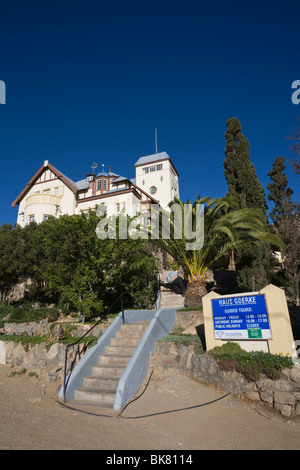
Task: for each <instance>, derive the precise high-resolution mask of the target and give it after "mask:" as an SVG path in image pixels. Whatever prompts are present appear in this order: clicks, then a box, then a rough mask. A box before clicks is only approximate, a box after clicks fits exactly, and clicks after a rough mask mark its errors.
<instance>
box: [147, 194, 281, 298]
mask: <svg viewBox="0 0 300 470" xmlns="http://www.w3.org/2000/svg"><path fill="white" fill-rule="evenodd" d="M174 204H175V206H174ZM188 204H189V205H190V206H189V207H190V208H191V210H190V211H187V210H185V206H186V204H185V203H183V202H182V201H180V200H179V199H174V201H173V202H172V203H170V204H169V207H170V209H171V212H167V211H166V212H165V218H163V217H161V219H162V224H161V225H160V231H159V235H160V236H159V237H158V239H157V240H155V242H156V243H157V244H158V245H159V246H160V247H161V248H162V249H163V250H165V251H166V252H167V253H169V254H170V255H171V256H172V257H173V258H174V260H175V261H177V263H178V264H179V265H181V266H182V268H183V270H184V272H185V274H186V275H187V277H188V285H187V291H186V295H185V305H186V306H196V305H197V306H198V305H201V304H202V297H203V296H204V295H205V294H206V293H207V290H206V282H205V273H206V271H207V269H208V268H209V267H211V266H212V265H213V264H214V263H215V262H216V261H217V260H219V259H220V258H221V257H222V256H224V255H228V254H230V253H231V254H232V253H233V251H234V250H235V249H236V248H237V247H238V246H239V245H241V244H246V243H250V242H251V243H255V242H259V241H265V242H268V243H270V244H272V245H275V246H282V242H281V240H280V238H279V237H278V236H276V235H274V234H271V233H269V232H268V231H267V228H266V220H265V216H264V215H263V213H262V211H260V210H259V209H250V208H244V209H236V204H235V202H234V201H233V200H231V199H228V198H226V197H225V198H221V199H211V198H210V197H205V198H202V199H200V197H199V196H198V198H197V199H196V201H195V202H194V203H193V204H191V203H190V202H189V201H188ZM174 207H175V210H174ZM172 209H173V210H172ZM180 212H181V218H180V217H179V216H178V215H180V214H179V213H180ZM197 214H198V215H197ZM200 214H201V215H202V217H201V216H200ZM166 221H167V224H170V225H169V227H170V230H169V237H166V233H167V232H168V229H169V227H167V226H166ZM188 226H189V227H190V228H191V229H192V230H190V233H191V231H192V232H193V234H194V235H193V236H194V238H193V239H192V240H191V239H190V234H189V233H188V234H187V233H186V227H188ZM187 235H188V236H187ZM197 238H198V239H197ZM191 241H192V242H193V243H194V245H192V246H194V248H192V249H191V248H190V247H191ZM199 241H200V243H199Z"/></svg>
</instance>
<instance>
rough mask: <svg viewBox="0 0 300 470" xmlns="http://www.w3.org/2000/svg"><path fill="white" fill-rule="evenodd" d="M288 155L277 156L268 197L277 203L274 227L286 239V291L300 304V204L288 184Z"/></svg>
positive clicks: (290, 297) (284, 281)
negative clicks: (293, 197)
mask: <svg viewBox="0 0 300 470" xmlns="http://www.w3.org/2000/svg"><path fill="white" fill-rule="evenodd" d="M285 168H286V167H285V158H284V157H277V158H276V159H275V162H274V163H273V168H272V170H271V171H270V172H269V173H268V176H269V177H270V179H271V180H272V183H270V184H268V186H267V188H268V190H269V195H268V199H269V200H271V201H273V202H274V208H273V209H272V210H271V211H270V214H269V215H270V217H271V219H272V220H273V223H274V227H275V228H276V231H277V233H278V234H279V235H280V237H281V238H282V240H283V242H284V249H283V250H282V253H281V255H282V259H283V263H282V267H283V270H282V271H280V272H279V274H282V273H283V275H284V278H283V282H282V283H285V287H286V292H287V295H288V298H289V300H290V301H291V302H292V303H294V304H296V305H297V306H298V305H299V303H300V213H299V204H296V203H294V202H292V200H291V198H292V195H293V191H292V190H291V189H290V188H289V187H288V178H287V176H286V174H285V172H284V170H285Z"/></svg>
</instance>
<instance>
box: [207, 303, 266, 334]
mask: <svg viewBox="0 0 300 470" xmlns="http://www.w3.org/2000/svg"><path fill="white" fill-rule="evenodd" d="M212 310H213V321H214V330H215V339H225V340H230V339H232V340H239V339H248V340H249V339H251V340H266V339H271V338H272V334H271V330H270V324H269V317H268V312H267V306H266V300H265V296H264V295H262V294H258V295H243V296H236V297H222V298H219V299H213V300H212Z"/></svg>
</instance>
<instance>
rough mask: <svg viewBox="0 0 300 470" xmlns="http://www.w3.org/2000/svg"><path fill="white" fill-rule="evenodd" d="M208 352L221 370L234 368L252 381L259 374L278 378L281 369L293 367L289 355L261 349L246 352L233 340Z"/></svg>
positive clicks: (256, 378)
mask: <svg viewBox="0 0 300 470" xmlns="http://www.w3.org/2000/svg"><path fill="white" fill-rule="evenodd" d="M208 354H209V355H211V356H213V357H214V358H215V359H216V360H217V362H218V364H219V367H220V369H221V370H236V371H237V372H240V373H241V374H243V375H244V376H245V377H246V379H248V380H250V381H254V382H255V381H256V380H258V379H259V377H260V376H261V375H266V376H267V377H269V378H270V379H273V380H275V379H278V378H279V377H280V372H281V371H282V369H285V368H291V367H293V362H292V360H291V358H290V357H287V356H282V355H280V354H270V353H265V352H261V351H253V352H247V351H245V350H244V349H242V348H241V346H240V345H239V344H238V343H234V342H228V343H224V344H223V345H222V346H216V347H215V348H214V349H212V350H211V351H208Z"/></svg>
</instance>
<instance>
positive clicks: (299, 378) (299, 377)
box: [290, 364, 300, 383]
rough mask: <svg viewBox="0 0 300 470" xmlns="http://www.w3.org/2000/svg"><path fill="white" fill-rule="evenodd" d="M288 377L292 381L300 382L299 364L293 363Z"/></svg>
mask: <svg viewBox="0 0 300 470" xmlns="http://www.w3.org/2000/svg"><path fill="white" fill-rule="evenodd" d="M290 377H291V380H292V381H293V382H297V383H300V364H295V365H294V367H293V368H292V369H291V372H290Z"/></svg>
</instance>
